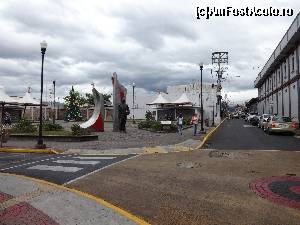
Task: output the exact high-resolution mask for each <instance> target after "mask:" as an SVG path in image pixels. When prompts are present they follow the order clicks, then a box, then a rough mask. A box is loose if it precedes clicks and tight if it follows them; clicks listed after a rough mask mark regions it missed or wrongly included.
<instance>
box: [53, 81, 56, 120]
mask: <svg viewBox="0 0 300 225" xmlns="http://www.w3.org/2000/svg"><path fill="white" fill-rule="evenodd" d="M55 85H56V81H55V80H54V81H53V109H54V111H53V124H55V117H56V110H55Z"/></svg>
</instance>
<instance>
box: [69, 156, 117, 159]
mask: <svg viewBox="0 0 300 225" xmlns="http://www.w3.org/2000/svg"><path fill="white" fill-rule="evenodd" d="M73 158H75V159H115V158H117V157H105V156H103V157H84V156H76V157H73Z"/></svg>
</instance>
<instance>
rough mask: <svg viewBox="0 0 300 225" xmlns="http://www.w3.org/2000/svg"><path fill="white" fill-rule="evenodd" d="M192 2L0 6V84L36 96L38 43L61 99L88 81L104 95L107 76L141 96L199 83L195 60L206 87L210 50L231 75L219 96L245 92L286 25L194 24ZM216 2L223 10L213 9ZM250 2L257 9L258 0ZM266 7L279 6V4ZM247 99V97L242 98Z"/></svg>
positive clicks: (269, 21) (285, 21)
mask: <svg viewBox="0 0 300 225" xmlns="http://www.w3.org/2000/svg"><path fill="white" fill-rule="evenodd" d="M231 1H232V2H235V4H237V5H239V4H242V3H240V1H237V0H230V1H229V2H231ZM204 2H205V1H204ZM249 2H250V1H249ZM198 3H199V2H196V1H194V2H192V3H187V2H185V3H184V2H182V1H179V0H175V1H173V2H172V3H167V2H162V1H158V0H154V1H153V2H152V3H151V4H150V3H147V2H146V1H134V0H126V1H124V2H122V4H120V2H117V1H116V2H112V1H111V2H110V1H101V2H99V1H96V0H95V1H92V0H91V1H89V4H87V3H83V2H82V1H80V0H73V1H71V0H65V1H59V0H55V1H53V0H52V1H50V0H41V1H38V2H37V1H34V0H27V1H25V0H24V1H23V0H7V1H5V2H1V3H0V19H1V20H0V29H1V31H2V35H1V36H0V49H1V51H0V77H1V85H4V86H5V88H6V90H7V92H8V93H10V94H12V95H22V94H23V93H24V92H25V90H26V89H27V86H32V88H33V91H34V95H36V96H38V92H39V89H40V87H39V85H40V83H39V82H40V69H41V55H40V47H39V43H40V41H42V40H44V39H45V40H47V42H48V48H47V51H46V55H45V73H44V75H45V84H47V88H48V89H49V88H50V87H51V83H52V81H53V80H56V81H57V92H58V93H57V95H58V96H64V95H65V94H66V93H67V91H68V90H69V89H70V87H71V85H75V87H76V88H77V89H78V90H81V91H83V92H85V91H90V89H91V85H90V84H91V83H92V82H95V83H96V86H97V87H99V89H101V90H102V91H104V92H110V91H111V80H110V78H111V74H112V73H113V72H117V73H118V75H119V79H120V80H121V82H122V83H124V84H125V85H130V84H132V82H135V83H136V85H137V87H139V88H143V89H145V90H147V91H155V90H157V89H160V90H165V88H166V86H168V85H175V84H184V83H186V84H187V83H191V82H194V81H198V80H199V79H200V71H199V68H198V66H197V63H199V62H200V61H203V62H204V64H205V66H206V69H205V70H204V72H203V80H204V82H208V83H213V82H215V81H216V77H215V75H211V73H210V68H209V65H210V64H211V53H212V52H213V51H229V57H230V70H229V71H228V79H227V81H226V82H224V83H223V85H224V90H225V89H226V90H228V91H231V92H237V93H238V92H239V91H242V90H248V91H249V93H250V92H251V90H252V91H253V90H254V89H253V81H254V79H255V78H256V76H257V74H258V72H259V68H262V66H263V65H264V63H265V62H266V60H267V59H268V58H269V55H270V54H271V52H272V51H273V49H274V48H275V47H276V45H277V43H278V42H279V41H280V39H281V36H282V35H283V34H284V32H285V31H286V29H287V28H288V26H289V24H290V23H291V21H292V19H293V18H253V17H252V18H232V17H228V18H227V17H223V18H212V19H211V20H209V21H206V20H201V21H198V20H196V17H195V10H196V6H198ZM221 3H222V4H224V2H223V1H217V3H215V4H216V5H218V4H221ZM251 3H253V1H251ZM255 3H256V4H258V3H259V4H262V3H260V2H259V1H258V0H256V1H255ZM297 3H298V1H297V0H293V1H289V4H290V6H291V7H297ZM203 4H204V3H203ZM207 4H210V3H207ZM268 4H269V5H268V6H270V5H271V4H272V5H273V6H278V7H281V6H286V5H284V4H285V3H283V2H282V1H278V0H276V1H275V0H274V1H270V2H269V3H268ZM228 5H230V4H229V3H228ZM265 7H267V6H265ZM298 8H299V7H298ZM296 9H297V8H296ZM296 11H297V10H295V12H296ZM258 67H259V68H258ZM237 75H238V76H240V78H236V77H235V76H237ZM247 93H248V92H247ZM253 93H254V94H255V91H253ZM249 97H252V96H249V95H245V96H244V98H245V99H246V98H249ZM253 97H255V96H253Z"/></svg>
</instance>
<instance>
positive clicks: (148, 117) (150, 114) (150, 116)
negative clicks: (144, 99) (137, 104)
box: [145, 110, 153, 121]
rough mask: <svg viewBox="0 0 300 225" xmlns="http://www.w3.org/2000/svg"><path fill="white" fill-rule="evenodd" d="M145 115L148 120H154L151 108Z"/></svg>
mask: <svg viewBox="0 0 300 225" xmlns="http://www.w3.org/2000/svg"><path fill="white" fill-rule="evenodd" d="M145 117H146V121H151V120H153V117H152V113H151V112H150V111H149V110H148V111H146V114H145Z"/></svg>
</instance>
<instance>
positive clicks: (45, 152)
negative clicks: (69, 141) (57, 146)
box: [0, 148, 59, 154]
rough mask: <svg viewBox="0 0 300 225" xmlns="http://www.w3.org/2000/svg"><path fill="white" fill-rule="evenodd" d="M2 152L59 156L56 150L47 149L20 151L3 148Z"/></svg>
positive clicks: (0, 150)
mask: <svg viewBox="0 0 300 225" xmlns="http://www.w3.org/2000/svg"><path fill="white" fill-rule="evenodd" d="M0 152H10V153H44V154H59V152H57V151H55V150H51V149H50V150H47V149H19V148H2V149H0Z"/></svg>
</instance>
